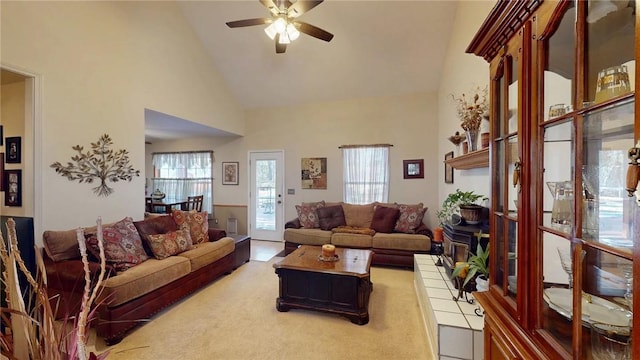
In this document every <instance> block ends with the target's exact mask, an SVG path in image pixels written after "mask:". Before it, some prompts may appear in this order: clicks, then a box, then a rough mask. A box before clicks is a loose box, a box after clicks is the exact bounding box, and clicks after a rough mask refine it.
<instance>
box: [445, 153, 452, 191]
mask: <svg viewBox="0 0 640 360" xmlns="http://www.w3.org/2000/svg"><path fill="white" fill-rule="evenodd" d="M449 159H453V151H449V152H448V153H446V154H444V182H445V183H447V184H453V167H452V166H451V165H449V164H447V160H449Z"/></svg>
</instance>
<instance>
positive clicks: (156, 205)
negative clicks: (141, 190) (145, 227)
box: [146, 196, 187, 214]
mask: <svg viewBox="0 0 640 360" xmlns="http://www.w3.org/2000/svg"><path fill="white" fill-rule="evenodd" d="M146 199H147V201H149V199H151V209H150V210H151V212H152V213H160V214H170V213H171V209H173V208H176V209H180V210H187V199H171V198H164V199H162V200H155V199H153V198H152V197H150V196H147V198H146Z"/></svg>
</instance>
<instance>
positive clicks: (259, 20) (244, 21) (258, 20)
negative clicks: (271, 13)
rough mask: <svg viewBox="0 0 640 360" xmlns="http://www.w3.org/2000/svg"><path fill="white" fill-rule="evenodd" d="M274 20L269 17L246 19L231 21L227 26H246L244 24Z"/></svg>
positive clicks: (250, 24)
mask: <svg viewBox="0 0 640 360" xmlns="http://www.w3.org/2000/svg"><path fill="white" fill-rule="evenodd" d="M272 21H273V20H271V19H269V18H258V19H245V20H237V21H229V22H228V23H227V26H228V27H230V28H237V27H244V26H253V25H263V24H271V22H272Z"/></svg>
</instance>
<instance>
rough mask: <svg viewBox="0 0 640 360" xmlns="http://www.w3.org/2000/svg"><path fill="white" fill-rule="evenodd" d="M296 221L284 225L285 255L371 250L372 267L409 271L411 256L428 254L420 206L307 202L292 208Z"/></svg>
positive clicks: (428, 236) (429, 236)
mask: <svg viewBox="0 0 640 360" xmlns="http://www.w3.org/2000/svg"><path fill="white" fill-rule="evenodd" d="M296 211H297V212H298V217H297V218H296V219H293V220H291V221H289V222H287V223H286V224H285V231H284V240H285V253H286V254H289V253H291V252H292V251H293V250H295V249H296V248H297V247H298V246H300V245H318V246H320V245H323V244H333V245H335V246H338V247H348V248H359V249H371V250H373V252H374V256H373V261H372V263H373V264H374V265H391V266H401V267H408V268H413V254H427V253H430V252H431V239H432V237H433V234H432V232H431V230H430V229H429V228H428V227H427V226H426V225H425V224H424V223H423V217H424V214H425V213H426V211H427V209H426V208H425V207H424V206H423V204H422V203H419V204H411V205H409V204H397V203H371V204H364V205H356V204H348V203H343V202H333V203H329V202H325V201H319V202H311V203H302V204H301V205H296Z"/></svg>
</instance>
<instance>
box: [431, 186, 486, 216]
mask: <svg viewBox="0 0 640 360" xmlns="http://www.w3.org/2000/svg"><path fill="white" fill-rule="evenodd" d="M479 200H482V201H485V200H487V197H486V196H484V195H480V194H476V193H475V192H473V191H462V190H460V189H456V192H454V193H451V194H449V195H448V196H447V198H446V199H445V200H444V201H443V202H442V205H441V207H440V210H439V211H438V212H437V213H436V216H437V217H438V220H439V221H440V224H445V223H449V222H451V219H452V216H453V215H454V214H457V213H459V214H460V216H462V218H464V219H465V221H466V222H467V223H468V224H478V223H480V218H481V215H482V208H483V207H482V206H481V205H479V204H478V203H477V202H478V201H479ZM454 223H459V221H458V222H454Z"/></svg>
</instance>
